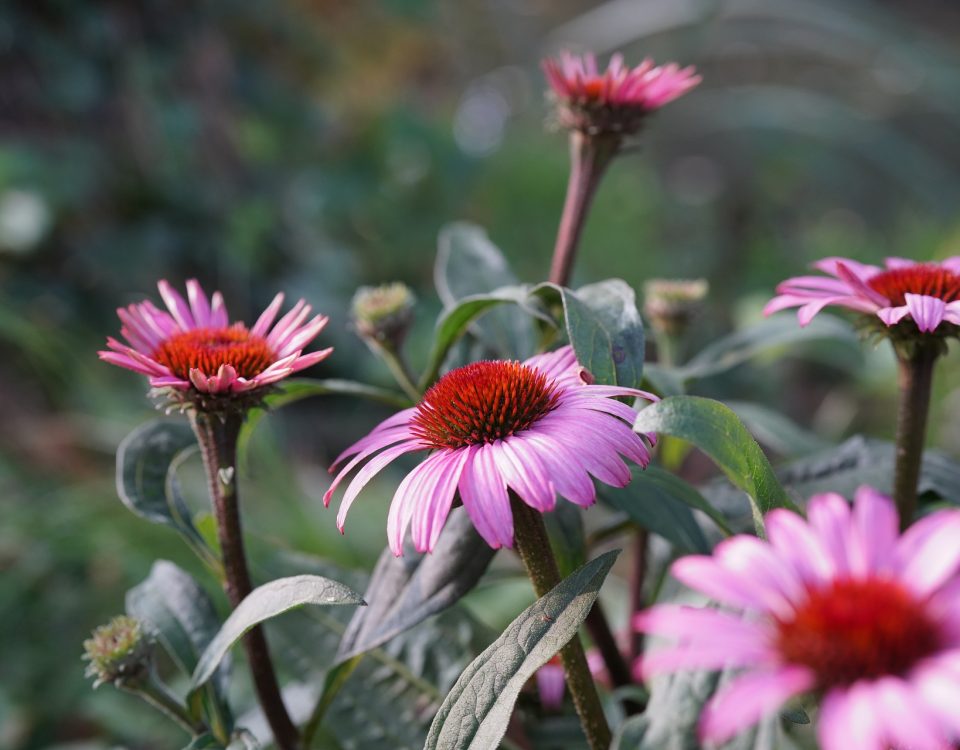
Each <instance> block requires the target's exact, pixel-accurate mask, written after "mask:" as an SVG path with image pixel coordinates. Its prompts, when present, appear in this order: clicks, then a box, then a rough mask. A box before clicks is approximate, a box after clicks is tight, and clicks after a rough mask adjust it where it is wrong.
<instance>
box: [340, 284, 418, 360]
mask: <svg viewBox="0 0 960 750" xmlns="http://www.w3.org/2000/svg"><path fill="white" fill-rule="evenodd" d="M415 304H416V298H415V297H414V295H413V292H411V291H410V288H409V287H408V286H407V285H406V284H403V283H402V282H399V281H395V282H393V283H392V284H384V285H382V286H377V287H369V286H363V287H360V288H359V289H358V290H357V292H356V294H354V295H353V302H352V304H351V312H352V314H353V322H354V325H355V326H356V328H357V332H358V333H359V334H360V335H361V336H362V337H363V338H364V339H373V340H374V341H376V342H378V343H381V344H386V345H388V346H391V347H393V348H394V349H399V348H400V345H401V344H402V343H403V340H404V338H406V335H407V332H408V331H409V330H410V324H411V323H412V322H413V308H414V305H415Z"/></svg>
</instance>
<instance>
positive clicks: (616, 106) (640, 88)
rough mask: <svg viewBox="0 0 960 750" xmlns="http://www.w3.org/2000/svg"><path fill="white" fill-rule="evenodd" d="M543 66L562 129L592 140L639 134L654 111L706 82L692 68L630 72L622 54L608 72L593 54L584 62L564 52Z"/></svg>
mask: <svg viewBox="0 0 960 750" xmlns="http://www.w3.org/2000/svg"><path fill="white" fill-rule="evenodd" d="M542 65H543V71H544V73H545V74H546V76H547V81H548V83H549V84H550V89H551V92H552V94H553V96H554V98H555V99H556V102H557V114H558V117H559V120H560V124H561V125H562V126H563V127H566V128H571V129H573V130H579V131H581V132H584V133H588V134H591V135H595V134H600V133H621V134H624V135H630V134H633V133H636V132H637V131H638V130H639V129H640V127H641V125H642V124H643V120H644V118H645V117H646V116H647V115H648V114H649V113H650V112H653V111H654V110H656V109H659V108H660V107H662V106H663V105H664V104H667V103H668V102H671V101H673V100H674V99H676V98H677V97H679V96H682V95H683V94H685V93H687V92H688V91H689V90H690V89H692V88H693V87H694V86H696V85H697V84H698V83H700V76H698V75H696V74H695V71H694V69H693V68H692V67H687V68H680V66H678V65H676V64H675V63H670V64H669V65H662V66H654V64H653V60H650V59H647V60H644V61H643V62H642V63H640V65H638V66H637V67H635V68H629V67H626V66H625V65H624V64H623V56H622V55H620V54H615V55H613V57H611V58H610V63H609V65H608V66H607V69H606V70H605V71H603V72H602V73H601V72H600V70H599V69H598V67H597V58H596V57H595V56H594V55H592V54H586V55H583V56H582V57H580V56H577V55H573V54H571V53H570V52H566V51H564V52H561V53H560V56H559V57H558V58H548V59H546V60H544V61H543V63H542Z"/></svg>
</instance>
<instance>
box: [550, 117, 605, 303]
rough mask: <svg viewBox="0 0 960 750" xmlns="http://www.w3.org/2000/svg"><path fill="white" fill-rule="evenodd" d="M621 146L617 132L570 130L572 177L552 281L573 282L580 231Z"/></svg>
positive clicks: (555, 247)
mask: <svg viewBox="0 0 960 750" xmlns="http://www.w3.org/2000/svg"><path fill="white" fill-rule="evenodd" d="M619 148H620V136H618V135H599V136H593V135H585V134H583V133H581V132H580V131H578V130H574V131H572V132H571V133H570V177H569V180H568V182H567V197H566V199H565V201H564V204H563V215H562V216H561V217H560V227H559V229H558V230H557V242H556V245H555V246H554V248H553V261H552V263H551V265H550V281H551V282H553V283H554V284H559V285H560V286H567V285H568V284H569V283H570V276H571V275H572V274H573V264H574V261H575V260H576V256H577V245H578V244H579V242H580V234H581V233H582V231H583V225H584V223H585V221H586V218H587V212H588V211H589V210H590V204H591V202H592V201H593V196H594V193H596V191H597V185H599V184H600V178H601V177H602V176H603V173H604V171H605V170H606V168H607V165H609V164H610V162H611V161H612V160H613V157H614V156H616V154H617V150H618V149H619Z"/></svg>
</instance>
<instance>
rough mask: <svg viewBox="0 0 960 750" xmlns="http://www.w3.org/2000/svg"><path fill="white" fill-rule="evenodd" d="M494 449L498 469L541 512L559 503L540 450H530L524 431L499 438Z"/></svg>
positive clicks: (516, 490)
mask: <svg viewBox="0 0 960 750" xmlns="http://www.w3.org/2000/svg"><path fill="white" fill-rule="evenodd" d="M492 449H493V458H494V462H495V463H496V465H497V470H498V471H499V472H500V474H501V475H502V476H503V478H504V480H505V481H506V483H507V485H508V486H509V487H510V488H511V489H513V491H514V492H516V493H517V495H519V497H520V499H521V500H523V501H524V502H525V503H526V504H527V505H529V506H530V507H531V508H535V509H536V510H539V511H540V512H546V511H550V510H553V508H554V506H555V505H556V503H557V495H556V490H555V489H554V486H553V482H552V481H551V480H550V476H549V474H548V472H547V470H546V468H545V467H544V465H543V462H542V461H541V460H540V458H539V456H537V452H536V451H534V450H529V448H528V446H527V445H526V444H525V443H524V441H523V437H522V435H521V436H518V435H513V436H511V437H508V438H506V439H505V440H498V441H496V442H495V443H493V446H492Z"/></svg>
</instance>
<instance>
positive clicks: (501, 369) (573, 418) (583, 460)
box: [323, 347, 656, 555]
mask: <svg viewBox="0 0 960 750" xmlns="http://www.w3.org/2000/svg"><path fill="white" fill-rule="evenodd" d="M616 396H634V397H640V398H646V399H650V400H655V399H656V397H655V396H652V395H650V394H648V393H644V392H643V391H638V390H636V389H634V388H620V387H616V386H604V385H591V384H587V383H586V382H584V377H583V372H582V370H581V369H580V368H579V367H578V366H577V361H576V358H575V356H574V354H573V350H572V349H571V348H570V347H564V348H562V349H560V350H558V351H556V352H552V353H550V354H541V355H538V356H536V357H533V358H531V359H528V360H527V361H526V362H523V363H520V362H509V361H488V362H476V363H474V364H472V365H467V366H466V367H461V368H459V369H456V370H452V371H451V372H449V373H447V374H446V375H444V376H443V377H442V378H441V379H440V380H439V381H437V383H436V384H435V385H434V386H433V387H432V388H431V389H430V390H428V391H427V392H426V394H424V397H423V400H422V401H421V402H420V403H419V404H418V405H417V406H415V407H413V408H410V409H405V410H404V411H401V412H399V413H397V414H395V415H394V416H392V417H390V418H389V419H387V420H385V421H384V422H381V423H380V424H379V425H377V427H375V428H374V430H373V431H372V432H371V433H370V434H369V435H367V436H366V437H365V438H363V439H362V440H360V441H358V442H357V443H355V444H354V445H352V446H351V447H350V448H348V449H347V450H346V451H344V452H343V454H342V455H340V457H339V458H337V460H336V461H335V462H334V465H333V466H332V467H331V471H334V470H335V469H336V468H337V467H338V466H340V465H341V464H343V463H344V461H347V459H349V461H347V462H346V464H345V465H343V466H342V468H341V469H340V471H339V472H338V473H337V476H336V478H335V479H334V480H333V483H332V484H331V485H330V489H329V490H327V492H326V494H325V495H324V498H323V499H324V503H325V504H329V502H330V499H331V498H332V497H333V493H334V491H335V490H336V489H337V487H338V486H339V484H340V483H341V482H342V481H343V479H344V477H346V476H347V474H349V473H350V472H351V471H352V470H353V469H354V468H356V467H357V466H358V465H359V464H361V463H363V462H366V465H365V466H364V467H363V468H362V469H360V471H359V472H358V473H357V476H356V477H355V478H354V479H353V481H352V482H351V483H350V485H349V487H348V488H347V491H346V493H345V495H344V498H343V503H342V504H341V506H340V512H339V514H338V516H337V526H338V527H339V528H340V530H341V531H343V525H344V521H345V519H346V515H347V511H348V510H349V508H350V505H351V504H352V503H353V501H354V499H355V498H356V497H357V494H358V493H359V492H360V490H362V489H363V487H364V486H365V485H366V484H367V482H369V481H370V479H371V478H372V477H373V476H374V475H375V474H376V473H377V472H379V471H380V470H381V469H383V467H384V466H386V465H387V464H389V463H390V462H391V461H393V460H395V459H396V458H398V457H399V456H402V455H403V454H405V453H412V452H414V451H432V452H431V454H430V455H429V456H428V457H427V458H426V459H425V460H424V461H423V462H422V463H420V464H419V465H418V466H417V467H416V468H414V469H413V471H411V472H410V473H409V474H408V475H407V476H406V477H405V478H404V479H403V481H402V482H401V483H400V486H399V487H398V488H397V491H396V494H395V495H394V497H393V503H392V504H391V506H390V514H389V518H388V522H387V536H388V538H389V543H390V548H391V549H392V550H393V552H394V554H396V555H399V554H400V553H401V550H402V547H403V538H404V535H405V534H406V531H407V528H408V527H412V536H413V543H414V546H415V547H416V548H417V550H418V551H421V552H422V551H430V550H432V549H433V547H434V545H435V544H436V541H437V538H438V536H439V535H440V531H441V529H442V528H443V524H444V522H445V521H446V518H447V515H448V514H449V512H450V508H451V506H452V504H453V499H454V494H455V493H456V492H457V490H458V489H459V492H460V499H461V500H462V501H463V504H464V506H465V508H466V511H467V513H468V514H469V516H470V518H471V520H472V521H473V524H474V526H476V528H477V531H478V532H479V533H480V535H481V536H482V537H483V538H484V539H485V540H486V541H487V543H488V544H489V545H490V546H491V547H494V548H498V547H511V546H513V515H512V513H511V510H510V498H509V494H508V490H512V491H513V492H514V493H515V494H516V495H517V496H518V497H519V498H520V499H521V500H522V501H523V502H525V503H527V505H529V506H530V507H532V508H535V509H537V510H539V511H549V510H552V509H553V508H554V506H555V504H556V499H557V493H559V494H561V495H563V496H564V497H565V498H567V499H568V500H570V501H571V502H574V503H576V504H577V505H582V506H588V505H590V504H592V503H593V502H594V501H595V499H596V490H595V488H594V486H593V482H592V481H591V479H590V477H591V475H592V476H594V477H596V478H597V479H599V480H600V481H602V482H605V483H607V484H611V485H615V486H618V487H622V486H624V485H626V484H627V483H628V482H629V481H630V470H629V469H628V468H627V466H626V464H624V462H623V460H622V459H621V458H620V455H621V454H622V455H624V456H626V457H627V458H629V459H631V460H632V461H634V462H635V463H637V464H640V465H641V466H646V465H647V463H648V462H649V460H650V454H649V451H648V448H647V444H646V443H645V442H644V438H646V440H648V441H652V440H653V436H652V435H646V436H643V437H641V436H640V435H638V434H637V433H635V432H633V430H632V429H631V427H630V426H631V425H632V423H633V420H634V417H635V416H636V413H635V412H634V411H633V409H631V408H630V407H629V406H627V405H626V404H624V403H621V402H619V401H616V400H614V398H613V397H616Z"/></svg>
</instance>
